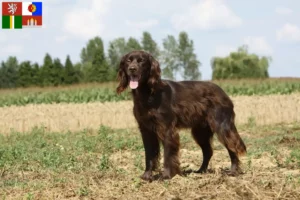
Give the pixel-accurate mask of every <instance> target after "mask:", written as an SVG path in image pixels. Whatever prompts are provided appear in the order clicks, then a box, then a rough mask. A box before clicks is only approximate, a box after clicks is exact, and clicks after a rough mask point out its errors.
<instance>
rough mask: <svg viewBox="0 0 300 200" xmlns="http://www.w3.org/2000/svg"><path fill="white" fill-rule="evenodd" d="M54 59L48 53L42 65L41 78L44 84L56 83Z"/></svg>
mask: <svg viewBox="0 0 300 200" xmlns="http://www.w3.org/2000/svg"><path fill="white" fill-rule="evenodd" d="M52 70H53V61H52V58H51V56H50V54H48V53H46V55H45V57H44V63H43V66H42V67H41V73H40V79H41V85H42V86H51V85H53V83H54V80H53V78H54V77H53V76H52V73H53V72H52Z"/></svg>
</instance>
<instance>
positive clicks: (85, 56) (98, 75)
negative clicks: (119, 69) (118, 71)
mask: <svg viewBox="0 0 300 200" xmlns="http://www.w3.org/2000/svg"><path fill="white" fill-rule="evenodd" d="M81 63H82V67H83V74H84V76H85V78H84V80H85V81H86V82H99V81H100V82H102V81H105V80H107V77H108V64H107V61H106V57H105V53H104V46H103V42H102V39H101V38H100V37H95V38H93V39H91V40H89V42H88V44H87V47H86V48H83V49H82V51H81Z"/></svg>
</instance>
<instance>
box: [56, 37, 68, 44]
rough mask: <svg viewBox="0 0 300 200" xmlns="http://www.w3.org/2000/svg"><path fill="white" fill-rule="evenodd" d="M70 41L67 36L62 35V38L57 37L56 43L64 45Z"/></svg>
mask: <svg viewBox="0 0 300 200" xmlns="http://www.w3.org/2000/svg"><path fill="white" fill-rule="evenodd" d="M67 39H68V37H67V36H66V35H60V36H56V37H55V41H56V42H57V43H63V42H65V41H66V40H67Z"/></svg>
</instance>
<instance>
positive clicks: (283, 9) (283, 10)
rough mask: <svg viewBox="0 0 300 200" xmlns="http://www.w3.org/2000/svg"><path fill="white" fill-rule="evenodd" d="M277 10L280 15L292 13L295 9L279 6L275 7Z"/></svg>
mask: <svg viewBox="0 0 300 200" xmlns="http://www.w3.org/2000/svg"><path fill="white" fill-rule="evenodd" d="M275 12H276V13H277V14H279V15H290V14H292V13H293V10H292V9H290V8H287V7H283V6H278V7H276V8H275Z"/></svg>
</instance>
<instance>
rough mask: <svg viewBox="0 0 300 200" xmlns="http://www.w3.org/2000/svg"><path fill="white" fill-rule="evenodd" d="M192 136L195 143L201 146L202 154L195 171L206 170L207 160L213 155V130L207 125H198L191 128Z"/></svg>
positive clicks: (201, 171)
mask: <svg viewBox="0 0 300 200" xmlns="http://www.w3.org/2000/svg"><path fill="white" fill-rule="evenodd" d="M192 136H193V138H194V140H195V141H196V142H197V144H198V145H199V146H200V147H201V149H202V155H203V161H202V165H201V167H200V169H199V170H197V171H196V173H203V172H206V171H207V167H208V164H209V161H210V159H211V157H212V155H213V149H212V139H213V132H212V131H211V129H210V127H209V126H208V125H206V126H204V125H202V126H201V125H198V126H195V127H193V128H192Z"/></svg>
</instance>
